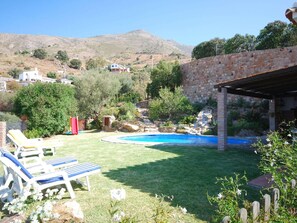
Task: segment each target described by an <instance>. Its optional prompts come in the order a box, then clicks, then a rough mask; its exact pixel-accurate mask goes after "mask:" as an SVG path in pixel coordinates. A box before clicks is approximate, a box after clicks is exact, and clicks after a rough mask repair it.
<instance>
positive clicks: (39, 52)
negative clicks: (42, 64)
mask: <svg viewBox="0 0 297 223" xmlns="http://www.w3.org/2000/svg"><path fill="white" fill-rule="evenodd" d="M46 56H47V53H46V51H45V50H44V49H40V48H39V49H36V50H34V52H33V57H36V58H38V59H41V60H43V59H45V58H46Z"/></svg>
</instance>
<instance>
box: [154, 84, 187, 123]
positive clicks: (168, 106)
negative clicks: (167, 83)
mask: <svg viewBox="0 0 297 223" xmlns="http://www.w3.org/2000/svg"><path fill="white" fill-rule="evenodd" d="M191 112H192V105H191V104H190V102H189V100H188V99H187V98H186V97H185V96H184V95H183V93H182V89H181V88H180V87H178V88H175V92H171V91H170V90H169V89H168V88H164V89H162V90H160V98H157V99H154V100H152V101H151V102H150V104H149V117H150V118H151V119H153V120H157V119H173V120H174V119H179V118H180V117H181V116H182V115H185V114H189V113H191Z"/></svg>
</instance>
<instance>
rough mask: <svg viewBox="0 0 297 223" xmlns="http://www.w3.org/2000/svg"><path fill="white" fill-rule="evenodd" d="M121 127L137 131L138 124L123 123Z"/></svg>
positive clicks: (129, 130)
mask: <svg viewBox="0 0 297 223" xmlns="http://www.w3.org/2000/svg"><path fill="white" fill-rule="evenodd" d="M122 129H124V130H127V131H128V132H137V131H138V130H139V126H138V125H132V124H130V123H125V124H123V126H122Z"/></svg>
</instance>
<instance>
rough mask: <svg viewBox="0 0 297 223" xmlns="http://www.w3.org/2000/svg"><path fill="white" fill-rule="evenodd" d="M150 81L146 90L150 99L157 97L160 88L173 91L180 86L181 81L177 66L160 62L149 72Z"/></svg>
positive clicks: (176, 64)
mask: <svg viewBox="0 0 297 223" xmlns="http://www.w3.org/2000/svg"><path fill="white" fill-rule="evenodd" d="M151 81H152V82H151V83H150V84H148V86H147V90H148V93H149V95H150V96H151V97H152V98H155V97H158V96H159V91H160V90H161V89H162V88H168V89H169V90H170V91H174V89H175V87H178V86H180V85H181V81H182V75H181V71H180V66H179V64H178V63H177V62H175V63H169V62H165V61H160V62H159V63H158V64H157V66H156V67H155V68H154V69H153V70H152V71H151Z"/></svg>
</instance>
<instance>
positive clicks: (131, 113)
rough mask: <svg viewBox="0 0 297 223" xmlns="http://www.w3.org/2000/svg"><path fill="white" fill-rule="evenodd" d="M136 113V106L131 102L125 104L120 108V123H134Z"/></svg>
mask: <svg viewBox="0 0 297 223" xmlns="http://www.w3.org/2000/svg"><path fill="white" fill-rule="evenodd" d="M136 112H137V110H136V107H135V105H134V104H132V103H131V102H128V103H123V104H122V105H121V106H120V107H119V113H118V119H119V120H120V121H121V120H125V121H132V120H134V119H135V115H136Z"/></svg>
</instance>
